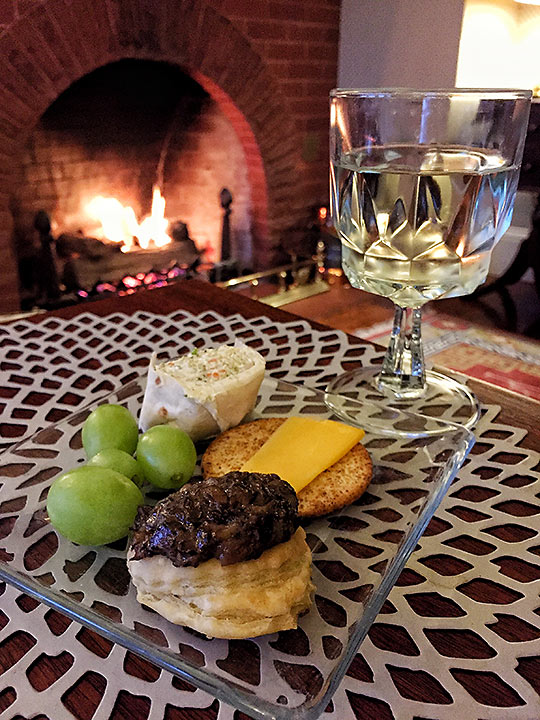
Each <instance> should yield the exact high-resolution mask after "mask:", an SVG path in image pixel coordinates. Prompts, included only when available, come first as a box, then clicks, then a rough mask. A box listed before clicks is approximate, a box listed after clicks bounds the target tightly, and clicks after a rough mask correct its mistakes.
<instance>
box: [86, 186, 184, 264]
mask: <svg viewBox="0 0 540 720" xmlns="http://www.w3.org/2000/svg"><path fill="white" fill-rule="evenodd" d="M86 212H87V214H88V215H90V217H92V218H94V219H95V220H98V222H100V223H101V228H99V229H98V232H97V233H96V234H98V235H100V236H101V237H102V238H105V239H107V240H110V241H111V242H115V243H121V245H122V247H121V250H122V252H129V251H130V250H135V249H136V247H137V245H138V246H139V247H140V248H142V249H143V250H146V249H147V248H151V247H156V248H159V247H163V246H164V245H168V244H169V243H170V242H171V238H170V236H169V235H168V234H167V230H168V227H169V221H168V220H167V218H166V217H165V198H164V197H163V195H162V194H161V190H160V189H159V187H158V186H157V185H154V188H153V192H152V209H151V212H150V215H148V216H147V217H145V218H144V219H143V220H142V222H141V223H139V222H138V221H137V217H136V215H135V211H134V210H133V208H132V207H130V206H129V205H122V203H121V202H120V201H119V200H117V199H116V198H110V197H103V196H102V195H97V196H96V197H94V198H93V199H92V200H91V201H90V202H89V203H88V205H87V206H86ZM135 239H136V240H137V243H135Z"/></svg>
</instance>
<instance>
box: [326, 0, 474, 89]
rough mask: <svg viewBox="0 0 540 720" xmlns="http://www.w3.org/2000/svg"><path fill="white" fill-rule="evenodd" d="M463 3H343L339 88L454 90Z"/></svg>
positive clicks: (419, 0)
mask: <svg viewBox="0 0 540 720" xmlns="http://www.w3.org/2000/svg"><path fill="white" fill-rule="evenodd" d="M463 2H464V0H342V5H341V36H340V53H339V67H338V84H339V85H340V86H341V87H384V86H386V87H413V88H427V87H454V85H455V78H456V67H457V58H458V50H459V37H460V33H461V23H462V16H463Z"/></svg>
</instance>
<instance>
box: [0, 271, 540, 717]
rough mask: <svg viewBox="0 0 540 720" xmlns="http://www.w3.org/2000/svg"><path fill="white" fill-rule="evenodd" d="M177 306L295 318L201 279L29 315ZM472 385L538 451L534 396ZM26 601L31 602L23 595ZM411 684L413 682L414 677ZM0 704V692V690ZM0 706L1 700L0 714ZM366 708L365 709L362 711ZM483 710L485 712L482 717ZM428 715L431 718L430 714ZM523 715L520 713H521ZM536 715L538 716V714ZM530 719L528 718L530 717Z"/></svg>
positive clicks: (5, 662)
mask: <svg viewBox="0 0 540 720" xmlns="http://www.w3.org/2000/svg"><path fill="white" fill-rule="evenodd" d="M177 309H182V310H187V311H190V312H192V313H194V314H200V313H203V312H204V311H207V310H213V311H216V312H218V313H220V314H221V315H224V316H228V315H233V314H241V315H242V316H244V317H246V318H253V317H257V316H261V315H264V316H266V317H269V318H271V319H272V320H274V321H276V322H284V321H290V320H294V319H297V316H294V315H291V314H290V313H287V312H285V311H283V310H280V309H276V308H273V307H270V306H267V305H264V304H262V303H259V302H256V301H254V300H251V299H250V298H247V297H245V296H242V295H239V294H237V293H234V292H232V291H226V290H221V289H219V288H217V287H215V286H213V285H211V284H209V283H207V282H201V281H198V280H186V281H181V282H178V283H176V284H174V285H170V286H168V287H164V288H160V289H155V290H151V291H140V292H137V293H134V294H133V295H127V296H124V297H121V298H119V297H108V298H105V299H103V300H99V301H93V302H87V303H82V304H80V305H75V306H71V307H66V308H63V309H61V310H57V311H54V312H50V313H47V314H46V315H45V316H44V315H43V314H40V315H37V316H34V317H33V318H31V320H32V322H36V323H39V322H43V320H44V318H50V317H55V316H57V317H63V318H68V319H69V318H75V317H76V316H78V315H80V314H81V313H92V314H95V315H99V316H105V315H110V314H111V313H123V314H128V315H129V314H132V313H134V312H136V311H140V310H143V311H144V310H146V311H149V312H152V313H158V314H169V313H171V312H173V311H175V310H177ZM310 324H311V325H312V326H313V327H314V328H315V329H327V328H325V327H324V326H322V325H319V324H317V323H313V322H311V323H310ZM351 342H354V343H362V342H363V341H362V340H360V339H358V338H351ZM470 384H471V386H472V388H473V390H474V391H475V392H476V393H477V395H478V396H479V398H480V400H481V401H483V402H485V403H488V404H495V405H498V406H500V407H501V411H500V419H501V421H502V422H504V423H505V424H507V425H511V426H514V427H519V428H524V429H526V430H527V431H528V433H527V436H526V437H525V438H524V440H523V441H522V443H521V444H522V446H523V447H526V448H530V449H533V450H538V451H540V432H539V425H540V403H539V402H536V401H534V400H531V399H528V398H525V397H522V396H519V395H516V394H514V393H512V392H509V391H507V390H504V389H501V388H499V387H495V386H492V385H489V384H487V383H484V382H480V381H472V382H471V383H470ZM27 602H29V603H31V602H33V601H31V600H30V598H28V600H27ZM52 622H53V625H54V624H55V623H57V624H58V625H59V627H61V625H62V623H63V619H62V616H60V615H59V614H58V613H56V614H55V617H53V620H52ZM88 633H89V637H90V636H91V642H92V643H93V644H94V645H95V647H97V648H99V647H101V646H103V647H104V648H105V646H106V645H107V643H109V641H107V640H104V639H103V638H101V637H100V636H98V635H95V634H93V633H90V631H88ZM516 633H518V635H519V628H517V629H516ZM11 652H13V653H14V654H15V655H16V654H17V648H16V647H13V648H11ZM55 662H58V663H61V662H62V659H61V656H59V657H58V658H56V659H55V658H51V662H50V668H49V669H47V668H44V669H43V671H42V672H43V677H42V679H41V680H39V679H38V681H37V682H38V687H37V689H38V690H39V683H40V682H42V686H43V688H46V687H48V684H50V678H48V677H47V673H48V672H50V673H52V674H54V672H55V669H54V664H55ZM130 662H131V663H132V664H133V667H134V668H135V670H134V672H136V673H138V674H139V676H140V677H141V678H144V677H148V676H152V674H155V668H153V666H151V665H150V664H149V663H148V662H146V661H144V660H142V659H138V658H137V657H135V656H132V657H130ZM9 667H10V658H9V657H7V656H6V657H4V658H0V676H1V672H3V670H5V669H8V668H9ZM536 672H537V674H540V667H539V668H538V669H537V671H536ZM414 682H417V680H415V681H414ZM537 683H538V684H537V687H540V680H539V679H538V678H537ZM97 691H99V688H95V687H92V684H91V682H90V684H88V683H87V684H86V685H81V686H80V687H79V688H77V691H76V692H75V694H74V695H73V697H72V698H71V699H70V702H73V703H74V707H75V706H77V705H79V706H84V704H85V702H86V701H87V698H88V696H89V695H92V694H95V693H96V692H97ZM0 703H1V694H0ZM1 711H2V706H1V704H0V713H1ZM366 712H367V710H366ZM366 712H363V711H362V709H361V707H360V709H358V712H357V717H359V718H364V717H369V715H368V714H366ZM487 716H488V714H487V713H486V717H487ZM47 717H49V716H47V715H44V714H41V715H40V718H47ZM122 717H130V718H133V720H139V718H140V717H141V716H140V715H139V714H138V711H137V708H136V706H135V705H134V706H133V707H131V706H130V705H129V699H128V701H127V705H126V707H125V708H124V710H123V714H122ZM174 717H178V718H184V717H185V718H191V719H193V720H210V718H215V712H214V711H213V710H212V709H209V710H208V711H205V710H203V709H200V710H196V711H195V710H190V711H189V712H188V713H187V714H186V715H182V714H178V715H175V716H174ZM430 717H431V716H430ZM520 717H522V716H520ZM539 717H540V715H539ZM235 718H245V716H244V715H242V714H241V713H240V714H239V715H238V714H237V715H235ZM49 720H54V717H52V716H51V717H50V718H49ZM531 720H533V718H532V716H531Z"/></svg>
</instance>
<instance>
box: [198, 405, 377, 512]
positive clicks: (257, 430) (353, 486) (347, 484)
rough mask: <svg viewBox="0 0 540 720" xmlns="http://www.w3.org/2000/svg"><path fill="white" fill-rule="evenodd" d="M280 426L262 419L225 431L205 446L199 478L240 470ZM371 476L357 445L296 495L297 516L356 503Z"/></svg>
mask: <svg viewBox="0 0 540 720" xmlns="http://www.w3.org/2000/svg"><path fill="white" fill-rule="evenodd" d="M283 422H285V418H263V419H262V420H253V421H252V422H248V423H245V424H244V425H237V426H236V427H234V428H231V429H230V430H226V431H225V432H224V433H222V434H221V435H219V436H218V437H217V438H216V439H215V440H214V441H213V442H212V443H211V444H210V445H209V446H208V449H207V450H206V452H205V453H204V455H203V457H202V463H201V468H202V473H203V477H205V478H207V477H219V476H220V475H224V474H225V473H227V472H231V471H234V470H240V469H241V468H242V467H243V465H244V463H246V462H247V461H248V460H249V458H250V457H251V456H252V455H254V454H255V453H256V452H257V450H258V449H259V448H260V447H262V446H263V445H264V443H265V442H266V441H267V440H268V438H269V437H270V435H272V433H273V432H275V431H276V430H277V429H278V427H279V426H280V425H281V424H282V423H283ZM372 474H373V466H372V463H371V458H370V456H369V453H368V451H367V450H366V448H365V447H364V446H363V445H361V444H360V443H358V444H357V445H355V446H354V447H353V449H352V450H350V451H349V452H348V453H347V454H346V455H344V456H343V457H342V458H341V459H340V460H338V461H337V462H336V463H334V465H331V466H330V467H329V468H327V469H326V470H324V471H323V472H322V473H320V475H317V477H316V478H315V479H314V480H312V481H311V482H310V483H309V485H306V487H305V488H304V489H303V490H301V491H300V492H299V493H298V514H299V515H300V517H318V516H320V515H327V514H328V513H331V512H335V511H336V510H341V508H343V507H345V506H346V505H350V504H351V503H352V502H354V501H355V500H358V498H359V497H360V496H361V495H362V493H363V492H364V491H365V489H366V488H367V486H368V485H369V483H370V481H371V477H372Z"/></svg>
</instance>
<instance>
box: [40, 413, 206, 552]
mask: <svg viewBox="0 0 540 720" xmlns="http://www.w3.org/2000/svg"><path fill="white" fill-rule="evenodd" d="M82 443H83V448H84V450H85V453H86V456H87V458H88V462H87V464H86V465H83V466H81V467H78V468H75V469H73V470H69V471H68V472H66V473H64V474H62V475H60V476H59V477H58V478H56V480H55V481H54V482H53V484H52V485H51V488H50V490H49V494H48V497H47V512H48V515H49V519H50V521H51V523H52V525H53V526H54V527H55V528H56V529H57V530H58V532H59V533H61V534H62V535H64V536H65V537H66V538H68V539H69V540H71V541H72V542H75V543H79V544H80V545H105V544H106V543H110V542H114V541H115V540H119V539H120V538H123V537H125V536H126V535H127V533H128V531H129V528H130V527H131V525H132V524H133V520H134V519H135V515H136V513H137V508H138V507H139V505H141V504H142V503H143V502H144V498H143V495H142V493H141V490H140V486H142V485H143V484H145V483H150V484H152V485H154V486H156V487H159V488H162V489H170V490H176V489H178V488H179V487H181V486H182V485H183V484H184V483H186V482H187V481H188V480H189V479H190V478H191V476H192V475H193V471H194V469H195V463H196V461H197V452H196V450H195V446H194V445H193V442H192V440H191V438H190V437H189V435H187V434H186V433H185V432H183V431H182V430H180V429H179V428H176V427H172V426H170V425H156V426H155V427H152V428H150V429H149V430H147V432H145V433H144V434H142V435H141V436H139V431H138V428H137V423H136V421H135V419H134V417H133V416H132V415H131V413H130V412H129V410H127V409H126V408H125V407H123V406H121V405H100V406H99V407H97V408H96V409H95V410H93V411H92V412H91V413H90V415H89V416H88V417H87V418H86V420H85V422H84V425H83V429H82Z"/></svg>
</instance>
